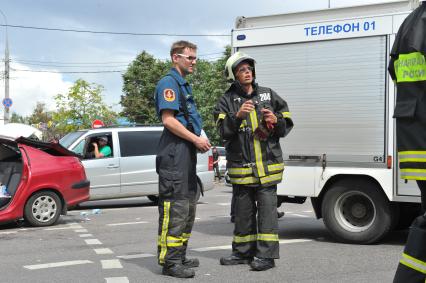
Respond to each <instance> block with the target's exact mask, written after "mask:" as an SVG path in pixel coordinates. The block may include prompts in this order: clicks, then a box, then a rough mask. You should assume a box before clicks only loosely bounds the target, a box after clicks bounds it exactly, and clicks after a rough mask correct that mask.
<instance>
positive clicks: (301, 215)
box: [291, 213, 310, 218]
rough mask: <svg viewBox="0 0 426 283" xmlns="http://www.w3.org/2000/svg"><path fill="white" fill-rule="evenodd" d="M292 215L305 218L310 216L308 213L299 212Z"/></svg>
mask: <svg viewBox="0 0 426 283" xmlns="http://www.w3.org/2000/svg"><path fill="white" fill-rule="evenodd" d="M291 215H294V216H298V217H304V218H306V217H310V216H308V215H303V214H297V213H292V214H291Z"/></svg>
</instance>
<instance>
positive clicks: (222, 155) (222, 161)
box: [216, 146, 226, 176]
mask: <svg viewBox="0 0 426 283" xmlns="http://www.w3.org/2000/svg"><path fill="white" fill-rule="evenodd" d="M216 149H217V153H218V155H219V158H218V160H219V162H218V164H219V172H220V174H221V175H222V176H223V175H224V174H225V171H226V149H225V148H224V147H223V146H216Z"/></svg>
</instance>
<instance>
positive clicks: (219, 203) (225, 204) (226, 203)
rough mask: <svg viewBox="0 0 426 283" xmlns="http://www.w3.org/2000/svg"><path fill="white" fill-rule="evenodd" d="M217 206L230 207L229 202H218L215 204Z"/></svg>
mask: <svg viewBox="0 0 426 283" xmlns="http://www.w3.org/2000/svg"><path fill="white" fill-rule="evenodd" d="M216 204H217V205H221V206H227V205H231V203H230V202H218V203H216Z"/></svg>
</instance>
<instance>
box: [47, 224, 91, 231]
mask: <svg viewBox="0 0 426 283" xmlns="http://www.w3.org/2000/svg"><path fill="white" fill-rule="evenodd" d="M77 228H83V227H82V226H80V225H79V226H78V227H77V225H75V226H74V225H72V226H71V225H70V226H68V227H55V228H45V229H43V230H45V231H53V230H72V229H77Z"/></svg>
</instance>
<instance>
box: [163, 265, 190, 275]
mask: <svg viewBox="0 0 426 283" xmlns="http://www.w3.org/2000/svg"><path fill="white" fill-rule="evenodd" d="M163 275H168V276H172V277H177V278H192V277H194V276H195V272H194V270H192V269H189V268H186V267H185V266H183V265H182V264H173V265H169V266H166V265H165V266H163Z"/></svg>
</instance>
